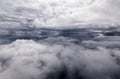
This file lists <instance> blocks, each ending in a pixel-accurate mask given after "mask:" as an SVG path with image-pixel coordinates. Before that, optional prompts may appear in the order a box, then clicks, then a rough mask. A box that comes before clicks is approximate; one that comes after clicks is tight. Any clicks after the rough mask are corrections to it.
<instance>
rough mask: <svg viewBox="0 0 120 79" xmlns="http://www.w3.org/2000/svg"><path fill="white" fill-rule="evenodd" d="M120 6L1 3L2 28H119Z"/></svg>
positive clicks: (109, 0) (114, 2) (89, 1)
mask: <svg viewBox="0 0 120 79" xmlns="http://www.w3.org/2000/svg"><path fill="white" fill-rule="evenodd" d="M119 4H120V1H119V0H45V1H44V0H7V1H6V0H1V1H0V27H9V28H10V27H17V28H18V27H61V28H63V27H82V26H78V25H89V24H95V25H101V24H102V25H105V24H108V25H119V20H120V17H119V16H120V12H119V8H120V6H119ZM84 27H89V26H84ZM103 27H105V26H103Z"/></svg>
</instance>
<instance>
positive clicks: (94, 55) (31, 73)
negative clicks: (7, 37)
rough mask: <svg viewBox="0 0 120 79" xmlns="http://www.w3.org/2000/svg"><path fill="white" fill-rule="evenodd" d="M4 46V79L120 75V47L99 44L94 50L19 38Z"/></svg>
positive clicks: (0, 71)
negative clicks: (111, 47)
mask: <svg viewBox="0 0 120 79" xmlns="http://www.w3.org/2000/svg"><path fill="white" fill-rule="evenodd" d="M0 50H1V52H0V78H2V79H31V78H33V79H47V78H51V77H52V76H53V79H56V78H58V79H60V78H61V77H64V76H65V75H67V76H68V78H72V77H73V78H75V77H78V78H80V76H81V77H83V78H84V79H87V78H89V79H96V78H102V79H106V78H108V79H113V78H114V79H115V78H116V77H119V75H117V74H119V69H120V67H119V64H118V61H120V60H119V51H120V50H119V49H112V50H111V49H108V48H104V47H98V48H97V49H95V50H93V49H87V48H84V47H81V46H78V45H72V44H71V45H70V46H64V45H48V44H41V43H36V42H34V41H32V40H29V41H27V40H17V41H15V42H13V43H12V44H9V45H1V46H0ZM64 68H65V69H67V72H66V71H65V69H64ZM76 69H77V70H76ZM75 72H76V73H75ZM77 72H78V73H79V74H77ZM63 73H64V74H65V75H64V76H62V75H61V74H63ZM53 74H54V75H53ZM55 77H56V78H55Z"/></svg>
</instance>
